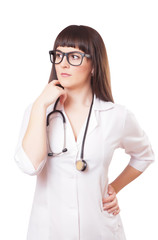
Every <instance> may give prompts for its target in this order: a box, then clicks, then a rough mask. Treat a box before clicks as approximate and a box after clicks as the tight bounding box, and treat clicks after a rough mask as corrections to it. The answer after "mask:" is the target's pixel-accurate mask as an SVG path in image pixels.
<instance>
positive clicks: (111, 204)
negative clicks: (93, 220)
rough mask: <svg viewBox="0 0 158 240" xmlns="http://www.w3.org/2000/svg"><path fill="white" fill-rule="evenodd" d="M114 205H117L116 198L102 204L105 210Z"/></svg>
mask: <svg viewBox="0 0 158 240" xmlns="http://www.w3.org/2000/svg"><path fill="white" fill-rule="evenodd" d="M115 206H118V202H117V199H114V200H113V201H112V202H110V203H108V204H107V203H106V204H103V208H104V209H105V210H108V209H110V208H112V207H115Z"/></svg>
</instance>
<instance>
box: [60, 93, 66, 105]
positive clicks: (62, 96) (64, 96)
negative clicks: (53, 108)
mask: <svg viewBox="0 0 158 240" xmlns="http://www.w3.org/2000/svg"><path fill="white" fill-rule="evenodd" d="M66 98H67V94H66V93H65V94H63V95H61V96H60V103H61V104H64V102H65V100H66Z"/></svg>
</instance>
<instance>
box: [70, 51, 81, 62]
mask: <svg viewBox="0 0 158 240" xmlns="http://www.w3.org/2000/svg"><path fill="white" fill-rule="evenodd" d="M69 58H70V59H71V60H74V61H75V60H80V59H81V55H80V54H79V53H71V54H70V55H69Z"/></svg>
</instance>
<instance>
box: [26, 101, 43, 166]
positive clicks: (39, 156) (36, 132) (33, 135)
mask: <svg viewBox="0 0 158 240" xmlns="http://www.w3.org/2000/svg"><path fill="white" fill-rule="evenodd" d="M22 147H23V149H24V151H25V153H26V154H27V156H28V157H29V159H30V160H31V162H32V164H33V166H34V168H35V169H37V168H38V166H39V165H40V163H41V162H42V160H43V159H44V158H45V157H46V154H47V145H46V107H45V106H44V105H43V104H41V102H40V101H39V99H37V100H36V101H35V102H34V104H33V106H32V110H31V115H30V120H29V123H28V127H27V130H26V133H25V136H24V138H23V141H22Z"/></svg>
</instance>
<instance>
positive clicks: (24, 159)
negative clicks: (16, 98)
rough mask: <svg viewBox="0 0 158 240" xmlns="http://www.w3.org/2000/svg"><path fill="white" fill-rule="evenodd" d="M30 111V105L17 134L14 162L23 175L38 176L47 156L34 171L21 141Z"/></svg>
mask: <svg viewBox="0 0 158 240" xmlns="http://www.w3.org/2000/svg"><path fill="white" fill-rule="evenodd" d="M31 109H32V104H30V105H29V106H28V107H27V108H26V110H25V112H24V116H23V120H22V125H21V129H20V134H19V139H18V144H17V147H16V150H15V155H14V160H15V162H16V163H17V165H18V166H19V168H20V169H21V170H22V171H23V172H24V173H26V174H29V175H31V176H34V175H38V174H39V173H40V172H41V171H42V169H43V167H44V165H45V163H46V160H47V156H46V157H45V159H43V160H42V162H41V164H40V165H39V167H38V169H35V168H34V166H33V164H32V162H31V160H30V159H29V157H28V156H27V154H26V153H25V151H24V149H23V146H22V140H23V137H24V135H25V132H26V129H27V126H28V122H29V119H30V113H31Z"/></svg>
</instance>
